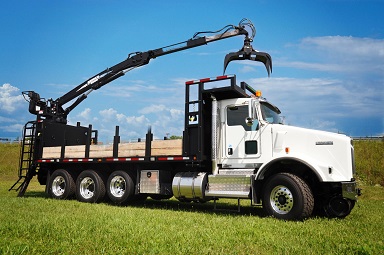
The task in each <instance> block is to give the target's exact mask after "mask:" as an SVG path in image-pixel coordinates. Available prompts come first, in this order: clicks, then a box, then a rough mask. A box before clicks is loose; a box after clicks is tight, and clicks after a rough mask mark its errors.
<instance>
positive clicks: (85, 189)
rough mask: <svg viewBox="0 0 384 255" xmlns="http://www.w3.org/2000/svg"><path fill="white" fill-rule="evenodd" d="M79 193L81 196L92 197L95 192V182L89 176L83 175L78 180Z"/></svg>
mask: <svg viewBox="0 0 384 255" xmlns="http://www.w3.org/2000/svg"><path fill="white" fill-rule="evenodd" d="M80 194H81V196H82V197H83V198H85V199H89V198H92V197H93V195H94V194H95V182H94V181H93V179H92V178H90V177H85V178H84V179H82V180H81V182H80Z"/></svg>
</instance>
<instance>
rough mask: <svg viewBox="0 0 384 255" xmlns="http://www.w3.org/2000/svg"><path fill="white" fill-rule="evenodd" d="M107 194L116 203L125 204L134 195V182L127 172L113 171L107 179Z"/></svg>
mask: <svg viewBox="0 0 384 255" xmlns="http://www.w3.org/2000/svg"><path fill="white" fill-rule="evenodd" d="M107 194H108V197H109V199H111V201H112V202H114V203H116V204H126V203H127V202H129V201H131V200H132V199H133V197H134V195H135V184H134V182H133V180H132V178H131V176H129V174H128V173H126V172H124V171H115V172H113V173H112V174H111V175H110V176H109V178H108V181H107Z"/></svg>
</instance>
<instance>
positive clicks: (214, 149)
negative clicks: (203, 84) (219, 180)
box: [211, 95, 220, 175]
mask: <svg viewBox="0 0 384 255" xmlns="http://www.w3.org/2000/svg"><path fill="white" fill-rule="evenodd" d="M211 98H212V174H213V175H216V174H218V173H219V168H218V167H217V158H218V153H217V147H218V146H217V143H218V139H219V134H218V132H217V131H218V129H219V124H220V121H219V116H218V107H217V100H216V98H215V97H214V96H213V95H211Z"/></svg>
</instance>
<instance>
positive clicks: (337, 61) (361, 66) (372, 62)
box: [276, 36, 384, 75]
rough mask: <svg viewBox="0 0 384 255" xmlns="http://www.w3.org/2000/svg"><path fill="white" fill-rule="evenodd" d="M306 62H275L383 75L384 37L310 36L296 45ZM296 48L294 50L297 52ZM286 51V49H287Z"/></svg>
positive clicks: (313, 68)
mask: <svg viewBox="0 0 384 255" xmlns="http://www.w3.org/2000/svg"><path fill="white" fill-rule="evenodd" d="M296 47H297V49H296V50H298V51H299V52H298V53H297V54H298V56H304V55H305V56H307V57H310V59H308V60H307V61H296V59H291V60H290V61H277V62H276V65H281V66H289V67H293V68H301V69H309V70H318V71H326V72H348V73H350V72H354V73H355V72H358V73H375V74H379V75H382V72H383V71H384V40H383V39H373V38H358V37H351V36H323V37H307V38H304V39H302V40H301V42H300V43H299V44H298V45H297V46H296ZM296 50H295V49H294V52H296ZM284 53H287V52H284Z"/></svg>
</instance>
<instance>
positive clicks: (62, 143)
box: [60, 130, 67, 158]
mask: <svg viewBox="0 0 384 255" xmlns="http://www.w3.org/2000/svg"><path fill="white" fill-rule="evenodd" d="M66 135H67V131H66V130H64V138H63V141H61V152H60V158H64V156H65V145H66V143H67V138H66Z"/></svg>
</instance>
